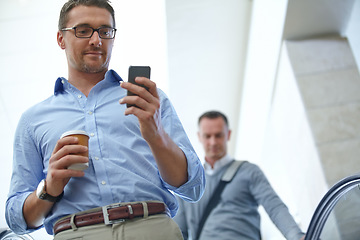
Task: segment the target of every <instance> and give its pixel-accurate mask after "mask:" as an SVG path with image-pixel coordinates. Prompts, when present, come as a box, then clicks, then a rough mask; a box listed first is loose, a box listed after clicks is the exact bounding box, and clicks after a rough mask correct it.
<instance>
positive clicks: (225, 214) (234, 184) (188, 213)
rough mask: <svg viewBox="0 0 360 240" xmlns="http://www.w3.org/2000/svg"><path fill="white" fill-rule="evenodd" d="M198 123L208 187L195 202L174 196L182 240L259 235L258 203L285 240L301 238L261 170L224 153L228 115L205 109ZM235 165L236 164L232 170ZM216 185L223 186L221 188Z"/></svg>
mask: <svg viewBox="0 0 360 240" xmlns="http://www.w3.org/2000/svg"><path fill="white" fill-rule="evenodd" d="M198 125H199V132H198V137H199V140H200V142H201V143H202V145H203V147H204V151H205V165H204V168H205V173H206V188H205V192H204V195H203V197H202V198H201V200H200V201H199V202H197V203H188V202H185V201H183V200H181V199H180V198H178V200H179V207H180V209H179V212H178V214H177V215H176V216H175V218H174V219H175V221H176V222H177V223H178V225H179V227H180V229H181V231H182V234H183V237H184V239H185V240H186V239H192V240H215V239H216V240H218V239H221V240H227V239H241V240H244V239H251V240H256V239H261V234H260V215H259V212H258V207H259V205H262V206H263V207H264V208H265V210H266V212H267V214H268V215H269V217H270V218H271V220H272V221H273V222H274V224H275V225H276V226H277V228H278V229H279V230H280V232H281V233H282V234H283V235H284V236H285V238H286V239H290V240H299V239H304V233H303V232H302V231H301V230H300V228H299V227H298V225H297V224H296V222H295V221H294V219H293V217H292V216H291V215H290V213H289V211H288V208H287V207H286V205H285V204H284V203H283V202H282V200H281V199H280V198H279V196H278V195H277V194H276V193H275V191H274V190H273V188H272V187H271V185H270V184H269V182H268V180H267V179H266V177H265V175H264V173H263V172H262V171H261V170H260V168H259V167H258V166H256V165H255V164H252V163H250V162H247V161H244V162H240V161H234V160H233V158H231V157H230V156H229V155H228V154H227V142H228V141H229V139H230V134H231V130H230V129H229V126H228V121H227V118H226V116H225V115H224V114H222V113H220V112H217V111H210V112H206V113H204V114H203V115H201V116H200V118H199V122H198ZM234 163H235V164H234ZM236 163H237V164H236ZM230 165H231V167H230V168H229V166H230ZM235 166H236V167H238V168H237V169H236V170H235V171H234V168H235ZM228 169H229V170H228ZM230 169H232V170H230ZM229 172H230V176H229ZM225 178H227V180H224V179H225ZM221 182H222V183H221ZM220 183H221V184H220ZM220 185H222V186H223V190H219V186H220ZM215 199H217V200H215Z"/></svg>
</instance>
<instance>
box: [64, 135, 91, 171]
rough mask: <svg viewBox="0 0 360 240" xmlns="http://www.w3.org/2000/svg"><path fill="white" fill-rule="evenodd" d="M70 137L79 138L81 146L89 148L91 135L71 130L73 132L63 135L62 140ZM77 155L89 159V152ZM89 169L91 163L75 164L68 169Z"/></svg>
mask: <svg viewBox="0 0 360 240" xmlns="http://www.w3.org/2000/svg"><path fill="white" fill-rule="evenodd" d="M68 136H71V137H77V138H78V139H79V145H83V146H86V147H89V135H88V134H87V133H86V132H85V131H82V130H71V131H68V132H65V133H63V134H62V135H61V137H60V138H64V137H68ZM76 155H81V156H85V157H89V152H88V151H87V152H83V153H78V154H76ZM88 167H89V163H75V164H73V165H71V166H69V167H68V169H73V170H85V169H87V168H88Z"/></svg>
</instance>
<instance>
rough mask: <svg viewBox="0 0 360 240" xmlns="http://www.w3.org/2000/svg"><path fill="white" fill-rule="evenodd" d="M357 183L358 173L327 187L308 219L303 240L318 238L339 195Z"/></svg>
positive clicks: (359, 181) (358, 180)
mask: <svg viewBox="0 0 360 240" xmlns="http://www.w3.org/2000/svg"><path fill="white" fill-rule="evenodd" d="M357 184H360V174H356V175H352V176H349V177H346V178H344V179H342V180H340V181H339V182H337V183H336V184H335V185H334V186H332V187H331V188H330V189H329V191H328V192H327V193H326V194H325V196H324V197H323V198H322V199H321V201H320V203H319V205H318V206H317V208H316V210H315V213H314V215H313V217H312V219H311V221H310V224H309V228H308V231H307V232H306V237H305V240H315V239H318V237H319V236H320V233H321V231H322V229H323V227H324V225H325V222H326V219H327V218H328V216H329V215H330V212H331V210H332V209H333V208H334V206H335V204H336V203H337V202H338V200H339V199H340V198H341V196H343V195H344V194H345V193H346V192H348V191H350V190H351V189H352V188H353V187H354V186H355V185H357Z"/></svg>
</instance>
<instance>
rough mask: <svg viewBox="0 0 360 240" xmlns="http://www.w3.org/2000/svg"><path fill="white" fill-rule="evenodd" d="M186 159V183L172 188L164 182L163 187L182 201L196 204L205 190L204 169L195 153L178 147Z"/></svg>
mask: <svg viewBox="0 0 360 240" xmlns="http://www.w3.org/2000/svg"><path fill="white" fill-rule="evenodd" d="M179 147H180V149H181V150H182V151H183V152H184V154H185V156H186V159H187V172H188V181H187V182H186V183H184V184H183V185H181V186H180V187H174V186H171V185H170V184H168V183H166V182H165V181H164V185H165V187H166V188H168V189H169V190H171V191H173V192H174V193H175V194H177V195H178V196H179V197H181V198H182V199H184V200H186V201H188V202H197V201H198V200H199V199H200V198H201V197H202V195H203V193H204V189H205V173H204V168H203V166H202V165H201V162H200V160H199V158H198V156H197V155H196V153H195V152H193V151H191V150H188V149H187V148H185V147H182V146H179Z"/></svg>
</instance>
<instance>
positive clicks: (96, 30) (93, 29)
mask: <svg viewBox="0 0 360 240" xmlns="http://www.w3.org/2000/svg"><path fill="white" fill-rule="evenodd" d="M80 27H85V26H77V27H71V28H63V29H61V31H70V30H74V34H75V37H77V38H91V37H92V36H93V35H94V32H97V33H98V35H99V37H100V38H101V39H114V38H115V34H116V30H117V29H116V28H113V27H99V28H92V27H88V26H86V27H85V28H91V29H92V33H91V35H90V36H88V37H79V36H78V35H77V34H76V29H77V28H80ZM104 28H108V29H111V30H112V31H113V36H112V37H111V38H107V37H105V38H104V37H102V36H101V34H100V30H101V29H104Z"/></svg>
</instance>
